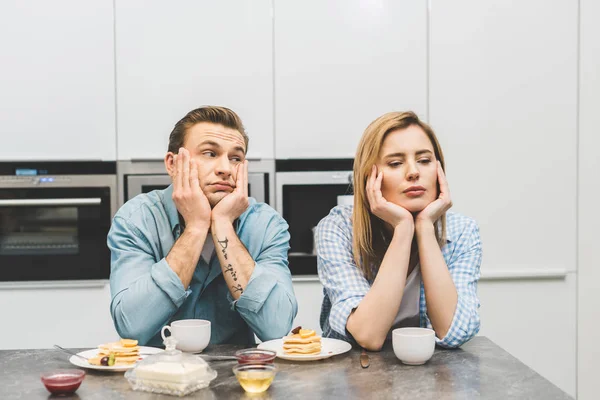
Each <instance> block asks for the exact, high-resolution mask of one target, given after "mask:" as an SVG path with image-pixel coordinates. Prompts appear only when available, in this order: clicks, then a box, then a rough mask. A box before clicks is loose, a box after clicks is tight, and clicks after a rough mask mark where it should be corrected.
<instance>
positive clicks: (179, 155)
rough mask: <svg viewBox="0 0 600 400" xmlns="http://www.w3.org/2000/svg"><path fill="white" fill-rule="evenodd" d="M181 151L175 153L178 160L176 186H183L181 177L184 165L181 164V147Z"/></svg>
mask: <svg viewBox="0 0 600 400" xmlns="http://www.w3.org/2000/svg"><path fill="white" fill-rule="evenodd" d="M179 150H180V151H179V153H177V154H176V155H175V157H176V162H175V188H176V189H177V188H181V178H182V171H181V169H182V167H181V164H182V162H183V160H182V155H181V149H179Z"/></svg>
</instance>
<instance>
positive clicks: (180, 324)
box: [160, 319, 210, 353]
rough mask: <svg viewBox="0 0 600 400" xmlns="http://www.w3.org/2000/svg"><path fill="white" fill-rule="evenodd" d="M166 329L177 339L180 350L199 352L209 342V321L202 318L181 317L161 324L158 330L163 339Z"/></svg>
mask: <svg viewBox="0 0 600 400" xmlns="http://www.w3.org/2000/svg"><path fill="white" fill-rule="evenodd" d="M167 330H168V331H169V332H171V335H172V336H173V337H174V338H175V339H176V340H177V348H178V349H179V350H181V351H186V352H190V353H199V352H201V351H202V350H204V349H205V348H206V346H208V343H209V342H210V321H207V320H204V319H182V320H179V321H173V322H171V325H165V326H163V327H162V329H161V331H160V336H162V338H163V340H165V339H166V338H167V337H166V336H165V331H167Z"/></svg>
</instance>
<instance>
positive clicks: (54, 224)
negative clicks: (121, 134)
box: [0, 161, 117, 282]
mask: <svg viewBox="0 0 600 400" xmlns="http://www.w3.org/2000/svg"><path fill="white" fill-rule="evenodd" d="M116 189H117V179H116V163H115V162H25V161H23V162H3V163H0V281H3V282H24V281H60V280H95V279H108V277H109V273H110V252H109V250H108V247H107V246H106V235H107V234H108V231H109V228H110V224H111V218H112V215H113V214H114V213H115V211H116V206H117V201H116V200H117V198H116Z"/></svg>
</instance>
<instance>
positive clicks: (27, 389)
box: [0, 336, 571, 400]
mask: <svg viewBox="0 0 600 400" xmlns="http://www.w3.org/2000/svg"><path fill="white" fill-rule="evenodd" d="M239 348H240V346H233V345H213V346H209V347H208V348H207V349H206V351H205V353H206V354H213V355H232V354H233V353H234V352H235V350H237V349H239ZM369 356H370V367H369V368H367V369H363V368H361V366H360V362H359V357H360V350H358V349H352V350H351V351H350V352H349V353H346V354H342V355H338V356H335V357H332V358H329V359H326V360H320V361H311V362H292V361H285V360H279V359H277V360H276V365H277V367H278V369H279V372H278V374H277V376H276V378H275V381H274V382H273V384H272V385H271V387H270V388H269V390H268V391H267V392H265V393H263V394H262V395H247V394H245V392H244V390H243V389H242V388H241V386H240V385H239V384H238V382H237V380H236V378H235V376H234V375H233V372H232V370H231V368H232V367H233V366H234V365H235V364H236V362H235V361H211V362H209V363H210V365H211V367H212V368H214V369H215V370H217V372H218V376H217V378H216V379H215V380H213V381H212V382H211V384H210V386H209V387H208V388H206V389H202V390H199V391H197V392H194V393H192V394H190V395H188V396H186V398H193V399H206V400H208V399H211V400H212V399H246V398H253V399H256V398H259V399H285V400H294V399H301V400H308V399H310V400H312V399H333V398H340V399H414V398H419V399H474V398H483V399H502V400H505V399H544V400H550V399H570V398H571V397H570V396H568V395H567V394H566V393H564V392H563V391H562V390H560V389H559V388H558V387H556V386H555V385H553V384H552V383H550V382H549V381H548V380H546V379H545V378H543V377H541V376H540V375H539V374H538V373H536V372H535V371H533V370H532V369H531V368H529V367H527V366H526V365H524V364H523V363H521V362H520V361H519V360H517V359H516V358H515V357H513V356H511V355H510V354H509V353H507V352H506V351H504V350H502V349H501V348H500V347H498V346H497V345H496V344H494V343H493V342H492V341H490V340H489V339H487V338H486V337H482V336H479V337H475V338H474V339H473V340H471V341H470V342H469V343H467V344H466V345H464V346H463V347H462V348H461V349H458V350H443V349H439V348H436V351H435V354H434V355H433V357H432V358H431V360H429V361H428V362H427V363H426V364H425V365H422V366H407V365H403V364H402V363H401V362H400V361H399V360H398V359H397V358H396V357H395V355H394V352H393V350H392V346H391V343H386V346H384V348H383V350H382V351H381V352H378V353H369ZM69 357H70V356H69V355H67V354H64V353H62V352H60V351H57V350H49V349H41V350H3V351H0V371H1V372H0V398H2V399H3V400H6V399H27V400H30V399H49V398H50V399H52V398H60V399H85V400H87V399H97V400H107V399H111V400H112V399H174V398H176V397H172V396H166V395H157V394H152V393H146V392H134V391H132V390H131V388H130V386H129V383H128V382H127V380H126V379H125V378H124V377H123V373H122V372H121V373H107V372H101V371H95V370H87V375H86V378H85V380H84V381H83V383H82V385H81V387H80V388H79V389H78V390H77V392H76V393H75V394H74V395H71V396H64V397H55V396H51V395H50V393H49V392H48V391H46V388H45V387H44V386H43V385H42V382H41V381H40V375H41V374H42V373H43V372H47V371H51V370H54V369H60V368H76V367H75V366H74V365H72V364H71V363H69V361H68V359H69Z"/></svg>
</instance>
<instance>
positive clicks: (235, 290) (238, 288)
mask: <svg viewBox="0 0 600 400" xmlns="http://www.w3.org/2000/svg"><path fill="white" fill-rule="evenodd" d="M232 289H233V292H234V293H235V292H240V294H242V293H244V289H242V285H240V284H239V283H238V284H237V286H235V285H234V286H232Z"/></svg>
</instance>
